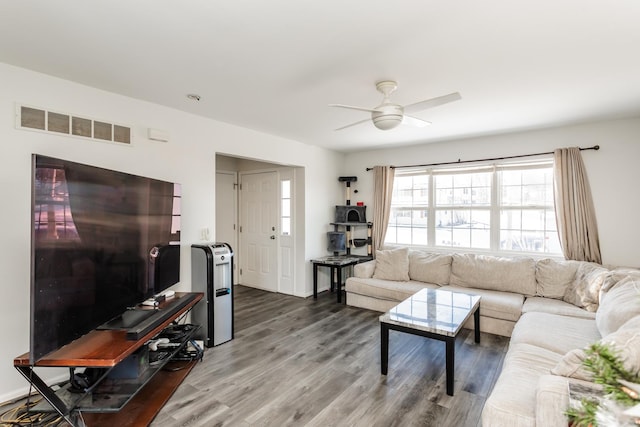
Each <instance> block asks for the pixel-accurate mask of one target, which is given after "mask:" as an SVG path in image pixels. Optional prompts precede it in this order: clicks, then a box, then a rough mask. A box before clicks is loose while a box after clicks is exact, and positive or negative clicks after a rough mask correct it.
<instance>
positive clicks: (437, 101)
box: [404, 92, 462, 113]
mask: <svg viewBox="0 0 640 427" xmlns="http://www.w3.org/2000/svg"><path fill="white" fill-rule="evenodd" d="M459 99H462V97H461V96H460V94H459V93H458V92H454V93H450V94H449V95H443V96H439V97H437V98H431V99H427V100H425V101H420V102H416V103H415V104H409V105H406V106H405V107H404V112H405V113H416V112H418V111H422V110H426V109H427V108H433V107H437V106H438V105H442V104H447V103H449V102H453V101H458V100H459Z"/></svg>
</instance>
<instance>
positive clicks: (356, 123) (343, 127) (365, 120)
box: [334, 118, 371, 131]
mask: <svg viewBox="0 0 640 427" xmlns="http://www.w3.org/2000/svg"><path fill="white" fill-rule="evenodd" d="M370 121H371V119H370V118H369V119H364V120H360V121H359V122H355V123H351V124H350V125H346V126H342V127H341V128H338V129H334V131H339V130H342V129H346V128H350V127H351V126H355V125H359V124H361V123H365V122H370Z"/></svg>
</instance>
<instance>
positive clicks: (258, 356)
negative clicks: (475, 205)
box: [152, 286, 508, 427]
mask: <svg viewBox="0 0 640 427" xmlns="http://www.w3.org/2000/svg"><path fill="white" fill-rule="evenodd" d="M235 290H236V294H235V300H234V301H235V339H234V340H233V341H230V342H228V343H225V344H222V345H220V346H218V347H213V348H211V349H208V350H207V352H206V353H205V357H204V361H203V362H201V363H199V364H198V365H197V366H196V367H195V368H194V370H193V371H192V372H191V374H190V375H189V376H188V377H187V378H186V380H185V381H184V382H183V383H182V385H181V386H180V387H179V388H178V390H177V391H176V393H175V394H174V395H173V397H172V398H171V399H170V400H169V402H168V403H167V405H166V406H165V407H164V408H163V409H162V411H161V412H160V413H159V414H158V416H157V417H156V419H155V421H154V422H153V424H152V426H153V427H176V426H367V427H371V426H438V427H440V426H456V427H462V426H479V425H480V413H481V411H482V407H483V405H484V401H485V399H486V397H487V395H488V393H489V392H490V391H491V388H492V387H493V384H494V382H495V380H496V378H497V375H498V373H499V371H500V367H501V365H502V360H503V358H504V354H505V352H506V347H507V345H508V339H507V338H504V337H498V336H495V335H490V334H484V333H483V334H482V335H481V342H480V344H475V343H474V341H473V333H472V331H470V330H463V331H462V332H461V334H460V336H459V338H458V340H457V343H456V372H455V389H454V396H447V394H446V391H445V366H444V358H445V357H444V350H445V349H444V343H442V342H440V341H434V340H429V339H426V338H422V337H417V336H413V335H407V334H402V333H399V332H395V331H391V333H390V340H389V374H388V376H386V377H385V376H382V375H381V374H380V332H379V328H380V327H379V323H378V317H379V316H380V313H377V312H373V311H368V310H362V309H357V308H354V307H348V306H345V305H340V304H337V303H336V302H335V295H334V294H330V293H328V292H325V293H324V294H320V295H319V297H318V300H317V301H314V300H313V299H311V298H309V299H302V298H296V297H290V296H286V295H280V294H274V293H269V292H264V291H260V290H257V289H252V288H248V287H243V286H237V287H236V288H235Z"/></svg>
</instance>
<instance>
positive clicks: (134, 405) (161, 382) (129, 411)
mask: <svg viewBox="0 0 640 427" xmlns="http://www.w3.org/2000/svg"><path fill="white" fill-rule="evenodd" d="M183 298H184V300H182V299H183ZM202 298H203V294H202V293H176V295H175V297H174V298H172V299H170V300H167V301H165V302H163V303H162V304H160V306H159V307H158V308H159V309H160V310H163V309H165V310H167V311H169V310H170V311H171V312H172V314H171V315H170V316H168V317H166V318H165V317H162V320H161V321H160V322H159V323H158V324H157V326H156V325H154V326H155V327H154V328H153V329H152V330H150V331H149V332H148V333H146V334H145V335H144V336H142V337H140V338H139V339H137V340H128V339H127V337H126V331H123V330H93V331H91V332H89V333H88V334H86V335H84V336H82V337H80V338H78V339H77V340H75V341H73V342H71V343H69V344H67V345H65V346H64V347H62V348H60V349H58V350H56V351H54V352H52V353H50V354H48V355H46V356H45V357H44V358H42V359H40V360H38V361H37V362H36V363H35V365H31V364H30V361H29V353H25V354H23V355H21V356H19V357H16V358H15V359H14V361H13V365H14V367H15V368H16V369H17V370H18V371H19V372H20V373H21V374H22V375H23V376H24V377H25V379H26V380H27V381H29V383H30V384H31V385H32V386H33V387H34V388H35V389H36V390H37V391H38V392H39V393H40V394H41V395H42V397H43V398H44V399H45V400H46V401H47V402H48V403H49V405H51V407H52V408H53V410H54V411H56V412H57V413H59V414H60V415H61V416H62V417H63V418H64V419H65V420H66V421H67V422H68V423H69V424H71V425H72V426H74V427H82V426H84V425H85V421H87V422H88V425H89V426H91V427H93V426H101V425H105V426H114V425H120V426H125V425H132V424H131V423H132V422H133V423H134V425H136V426H138V425H148V424H149V423H150V422H151V421H152V420H153V418H154V417H155V416H156V414H157V413H158V412H159V411H160V409H161V408H162V406H163V405H164V404H165V403H166V401H167V400H168V399H169V398H170V397H171V395H172V394H173V392H174V391H175V389H176V388H177V387H178V386H179V385H180V383H181V382H182V381H183V379H184V378H185V377H186V376H187V374H188V373H189V372H190V371H191V369H192V368H193V365H195V363H196V362H169V358H167V361H166V362H165V363H162V364H160V365H157V366H153V367H149V368H147V369H146V370H145V371H144V372H143V373H142V374H141V375H140V377H139V378H137V379H127V380H121V381H122V387H120V388H121V389H122V390H118V391H113V392H112V393H111V394H109V392H108V391H100V390H99V386H100V381H102V380H103V379H104V378H106V376H107V374H108V372H109V371H110V370H111V369H113V368H114V367H115V366H116V365H118V364H119V363H120V362H122V361H123V360H125V359H126V358H127V357H128V356H130V355H131V354H133V353H134V352H135V351H136V350H138V349H139V348H141V347H142V346H143V345H144V344H145V343H146V342H147V341H149V340H150V339H152V338H153V337H155V336H156V335H158V334H159V333H160V332H161V331H162V330H163V329H165V328H166V327H167V326H169V325H170V324H171V323H172V322H173V321H174V320H175V319H177V318H179V317H180V316H182V315H183V314H184V313H186V312H187V311H189V310H190V309H191V308H193V307H194V306H195V305H196V304H197V303H198V302H199V301H200V300H201V299H202ZM185 302H186V303H185ZM172 304H176V306H179V307H180V308H179V309H178V310H172V309H171V307H172ZM187 341H188V340H185V342H184V343H183V345H186V343H187ZM175 351H176V352H177V351H178V349H176V350H175ZM166 363H183V364H186V365H185V367H184V368H183V369H181V370H179V371H174V372H168V371H162V367H163V366H164V365H165V364H166ZM36 367H67V368H76V367H91V368H105V373H104V375H103V376H102V378H101V379H100V380H99V381H98V382H97V383H96V384H95V385H94V386H92V387H89V389H87V391H86V392H85V393H71V392H70V391H69V387H70V386H69V385H66V386H63V387H61V388H60V389H58V390H56V391H54V390H53V389H52V387H51V386H49V385H47V383H45V382H44V381H43V380H42V379H41V378H40V377H39V376H38V375H37V374H36V372H35V370H34V368H36ZM116 388H117V387H116ZM125 389H126V390H125ZM123 390H125V391H124V393H123ZM96 395H97V397H96ZM112 397H113V398H112ZM49 409H50V408H49ZM80 413H82V416H80V415H79V414H80Z"/></svg>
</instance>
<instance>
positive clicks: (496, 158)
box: [366, 145, 600, 172]
mask: <svg viewBox="0 0 640 427" xmlns="http://www.w3.org/2000/svg"><path fill="white" fill-rule="evenodd" d="M578 148H579V149H580V151H585V150H596V151H597V150H599V149H600V146H599V145H594V146H593V147H585V148H582V147H578ZM545 154H553V151H547V152H546V153H533V154H520V155H517V156H506V157H493V158H490V159H476V160H460V159H458V161H457V162H441V163H427V164H424V165H405V166H389V167H390V168H391V169H403V168H422V167H426V166H443V165H459V164H463V163H475V162H490V161H495V160H508V159H518V158H521V157H533V156H543V155H545ZM366 170H367V172H369V171H370V170H373V168H367V169H366Z"/></svg>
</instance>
